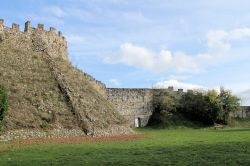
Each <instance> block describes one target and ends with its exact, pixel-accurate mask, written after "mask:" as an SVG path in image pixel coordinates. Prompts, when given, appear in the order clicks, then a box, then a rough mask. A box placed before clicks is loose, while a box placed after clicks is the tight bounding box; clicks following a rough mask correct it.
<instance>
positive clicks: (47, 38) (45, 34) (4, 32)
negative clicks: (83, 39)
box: [0, 19, 68, 60]
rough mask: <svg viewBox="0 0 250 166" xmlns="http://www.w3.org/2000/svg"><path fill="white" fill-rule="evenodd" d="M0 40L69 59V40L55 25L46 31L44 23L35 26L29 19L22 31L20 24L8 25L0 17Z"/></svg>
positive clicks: (54, 56)
mask: <svg viewBox="0 0 250 166" xmlns="http://www.w3.org/2000/svg"><path fill="white" fill-rule="evenodd" d="M0 42H6V43H11V44H13V45H15V46H16V47H19V48H22V49H32V50H34V51H43V52H45V53H47V54H49V55H50V56H51V57H53V58H62V59H65V60H68V51H67V42H66V40H65V38H64V36H63V35H62V33H61V32H57V31H56V29H55V28H53V27H50V29H49V30H48V31H46V30H45V29H44V25H43V24H38V25H37V28H33V27H31V26H30V21H27V22H26V23H25V28H24V31H20V26H19V25H18V24H16V23H13V24H12V27H7V26H5V25H4V20H3V19H0Z"/></svg>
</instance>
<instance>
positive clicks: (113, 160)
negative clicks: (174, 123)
mask: <svg viewBox="0 0 250 166" xmlns="http://www.w3.org/2000/svg"><path fill="white" fill-rule="evenodd" d="M137 131H140V132H144V133H146V136H145V137H144V138H139V139H136V140H131V141H115V142H103V143H100V142H99V143H98V142H84V143H81V144H63V143H46V144H45V143H43V144H33V145H18V144H17V143H13V142H12V143H0V165H1V166H2V165H3V166H4V165H25V166H28V165H73V166H75V165H202V166H203V165H250V129H223V130H222V129H219V130H213V129H176V130H174V129H171V130H166V129H164V130H163V129H162V130H160V129H155V130H153V129H140V130H137Z"/></svg>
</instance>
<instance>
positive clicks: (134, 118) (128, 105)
mask: <svg viewBox="0 0 250 166" xmlns="http://www.w3.org/2000/svg"><path fill="white" fill-rule="evenodd" d="M165 90H166V89H147V88H145V89H143V88H141V89H135V88H134V89H130V88H108V89H107V94H106V95H107V99H108V100H109V101H110V102H111V103H113V104H114V106H115V107H116V109H117V110H118V111H119V112H120V114H121V115H123V116H124V117H125V118H126V119H127V120H128V121H129V123H130V126H131V127H145V126H147V124H148V121H149V119H150V117H151V115H152V114H153V92H154V91H157V92H159V94H160V92H161V91H165ZM167 90H169V91H174V88H173V87H169V88H168V89H167ZM182 92H183V89H178V90H177V91H176V93H182Z"/></svg>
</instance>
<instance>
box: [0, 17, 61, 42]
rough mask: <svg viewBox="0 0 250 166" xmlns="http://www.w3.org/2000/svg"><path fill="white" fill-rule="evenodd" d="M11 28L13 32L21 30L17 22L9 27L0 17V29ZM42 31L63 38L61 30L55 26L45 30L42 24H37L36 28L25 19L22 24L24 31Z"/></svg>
mask: <svg viewBox="0 0 250 166" xmlns="http://www.w3.org/2000/svg"><path fill="white" fill-rule="evenodd" d="M1 28H2V30H5V29H6V30H12V31H15V32H22V31H21V30H20V25H19V24H16V23H12V26H11V28H10V27H7V26H5V25H4V19H0V30H1ZM32 30H33V31H36V32H37V31H40V32H41V31H43V32H47V33H51V34H57V35H58V36H59V37H61V38H62V39H65V37H64V36H63V34H62V32H61V31H58V32H57V31H56V28H54V27H50V28H49V30H48V31H47V30H46V29H45V28H44V24H37V27H36V28H33V27H31V24H30V21H27V22H25V26H24V31H23V32H25V33H27V32H31V31H32Z"/></svg>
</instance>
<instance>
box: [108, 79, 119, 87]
mask: <svg viewBox="0 0 250 166" xmlns="http://www.w3.org/2000/svg"><path fill="white" fill-rule="evenodd" d="M109 82H110V83H112V84H113V85H115V86H119V85H121V82H120V81H119V80H117V79H115V78H112V79H110V80H109Z"/></svg>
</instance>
